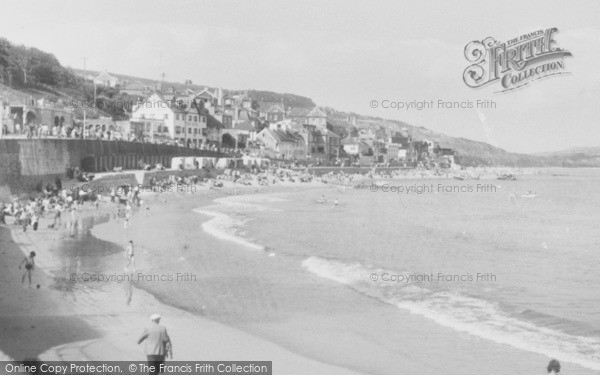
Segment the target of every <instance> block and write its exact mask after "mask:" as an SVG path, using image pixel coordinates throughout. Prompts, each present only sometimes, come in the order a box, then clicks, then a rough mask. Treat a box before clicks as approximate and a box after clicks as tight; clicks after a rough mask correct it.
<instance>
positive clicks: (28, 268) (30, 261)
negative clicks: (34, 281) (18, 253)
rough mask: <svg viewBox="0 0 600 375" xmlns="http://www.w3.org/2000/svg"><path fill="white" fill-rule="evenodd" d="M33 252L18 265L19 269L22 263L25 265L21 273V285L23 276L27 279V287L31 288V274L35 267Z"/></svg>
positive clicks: (23, 280) (23, 279)
mask: <svg viewBox="0 0 600 375" xmlns="http://www.w3.org/2000/svg"><path fill="white" fill-rule="evenodd" d="M34 258H35V251H32V252H30V253H29V256H27V257H25V259H23V261H22V262H21V263H20V264H19V269H21V266H22V265H23V263H25V272H23V276H22V277H21V285H23V283H24V282H25V276H27V277H28V278H29V287H30V288H31V272H33V268H34V267H35V260H34Z"/></svg>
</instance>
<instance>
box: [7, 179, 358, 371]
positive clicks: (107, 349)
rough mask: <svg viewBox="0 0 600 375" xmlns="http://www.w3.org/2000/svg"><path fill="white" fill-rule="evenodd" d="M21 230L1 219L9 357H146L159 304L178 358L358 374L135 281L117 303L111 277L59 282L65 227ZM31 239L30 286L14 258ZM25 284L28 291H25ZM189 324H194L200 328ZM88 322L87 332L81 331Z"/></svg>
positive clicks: (116, 289) (118, 289)
mask: <svg viewBox="0 0 600 375" xmlns="http://www.w3.org/2000/svg"><path fill="white" fill-rule="evenodd" d="M247 190H254V189H251V188H250V189H247ZM208 192H210V191H208ZM214 195H216V196H224V195H227V192H225V191H216V194H202V198H201V199H202V200H205V201H206V202H207V203H209V202H210V201H211V200H212V199H213V198H214ZM172 198H174V199H172V200H176V199H178V198H176V197H172ZM138 215H141V213H138ZM111 221H112V223H113V224H115V221H113V220H109V221H108V222H106V223H104V224H99V225H97V226H96V227H101V226H103V225H104V226H105V225H110V223H111ZM40 228H44V225H40ZM19 232H20V228H19V227H16V226H14V227H12V226H1V227H0V233H1V237H0V239H1V240H2V242H7V243H9V244H10V245H9V246H8V247H6V248H5V247H4V246H3V250H4V251H3V252H4V253H5V254H4V262H3V264H4V267H5V268H6V269H7V271H6V272H3V273H2V276H0V278H2V281H3V283H4V289H3V296H2V301H3V303H2V306H1V307H0V329H2V331H4V332H10V331H12V334H11V335H8V336H10V337H7V335H6V334H5V335H2V336H1V337H0V351H2V352H5V354H6V356H7V357H8V358H13V359H14V360H17V361H21V360H25V359H32V358H37V359H39V360H43V361H52V360H63V361H73V360H100V361H102V360H134V359H135V360H140V361H143V360H145V355H144V354H143V347H142V346H138V345H136V342H135V341H136V339H137V337H138V335H139V334H140V333H141V332H142V330H143V327H144V326H145V325H146V324H147V322H148V317H149V315H150V314H151V313H153V312H155V311H160V313H161V314H162V315H163V316H164V318H163V322H162V323H163V324H164V325H165V326H166V327H167V329H168V331H169V333H170V335H171V337H173V338H174V357H175V358H174V360H198V359H202V360H272V361H273V362H274V365H273V368H274V369H275V370H277V369H279V370H280V371H281V369H282V368H285V373H289V374H298V375H301V374H305V373H306V372H307V371H308V372H310V373H328V374H339V375H354V374H357V373H355V372H353V371H350V370H347V369H344V368H341V367H337V366H331V365H328V364H324V363H321V362H318V361H315V360H312V359H310V358H306V357H302V356H300V355H298V354H295V353H292V352H289V351H288V350H286V349H284V348H281V347H279V346H278V345H276V344H273V343H271V342H268V341H265V340H263V339H261V338H257V337H254V336H252V335H249V334H247V333H245V332H242V331H239V330H237V329H235V328H231V327H228V326H225V325H222V324H220V323H218V322H214V321H211V320H208V319H205V318H202V317H200V316H196V315H193V314H191V313H189V312H186V311H183V310H180V309H178V308H176V307H172V306H169V305H166V304H164V303H162V302H160V301H159V300H157V299H156V298H155V297H154V296H152V295H151V294H149V293H147V292H145V291H144V290H143V289H139V288H137V287H135V286H133V293H134V295H135V296H134V298H133V300H132V302H131V305H129V306H126V305H125V303H122V304H121V303H115V295H118V297H121V296H123V294H124V292H123V290H122V286H121V285H119V284H110V283H107V284H106V285H101V286H99V287H98V286H91V287H89V288H88V287H87V286H86V285H83V286H79V285H77V286H76V287H81V288H75V289H76V290H73V291H65V290H58V289H55V286H53V283H55V280H53V278H52V276H51V275H50V273H51V271H52V270H53V269H56V268H58V267H60V266H59V265H58V264H57V259H56V254H53V251H52V249H51V246H52V243H53V242H54V241H55V240H56V239H57V237H59V236H60V233H61V232H62V230H61V231H49V230H43V229H40V230H39V231H38V233H35V235H34V236H36V237H38V238H33V236H28V235H29V234H31V232H29V233H25V234H23V233H19ZM40 234H41V235H40ZM99 240H100V241H101V239H99ZM112 240H113V241H114V239H112ZM32 246H35V247H36V249H37V250H36V253H38V256H37V257H36V268H35V271H34V273H33V277H32V279H33V283H34V285H35V284H38V283H39V284H41V285H42V287H41V288H40V289H37V288H35V287H34V288H32V289H31V290H29V289H28V288H27V287H22V286H21V285H20V280H19V278H20V272H19V270H17V271H14V269H15V267H11V266H13V265H14V264H15V262H17V260H20V259H21V257H22V256H23V257H24V254H25V253H26V252H28V251H29V250H28V249H29V248H30V247H32ZM115 246H118V245H115ZM5 249H6V250H5ZM109 257H112V256H111V255H109ZM115 257H117V258H119V259H122V258H121V254H115ZM11 270H12V271H11ZM49 270H50V271H49ZM26 283H27V281H26ZM88 289H89V290H88ZM21 292H26V293H28V294H26V295H25V297H24V296H23V295H22V293H21ZM65 297H66V298H65ZM119 299H120V298H119ZM73 311H76V313H73ZM30 322H31V323H32V324H31V326H30V327H27V328H26V327H25V325H26V324H30ZM76 323H77V324H76ZM92 327H94V328H92ZM189 327H194V328H195V329H194V331H191V330H190V329H189ZM84 328H85V329H86V330H87V331H89V332H86V333H85V334H78V332H82V331H83V329H84ZM196 329H197V331H196ZM34 344H35V345H34ZM198 348H201V350H199V349H198Z"/></svg>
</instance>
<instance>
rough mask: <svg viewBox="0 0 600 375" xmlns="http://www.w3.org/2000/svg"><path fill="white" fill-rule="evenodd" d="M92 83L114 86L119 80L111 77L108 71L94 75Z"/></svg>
mask: <svg viewBox="0 0 600 375" xmlns="http://www.w3.org/2000/svg"><path fill="white" fill-rule="evenodd" d="M93 81H94V83H95V84H96V85H99V86H108V87H115V86H117V83H118V82H119V79H118V78H117V77H113V76H111V75H110V74H108V72H104V73H100V74H98V75H97V76H96V77H94V80H93Z"/></svg>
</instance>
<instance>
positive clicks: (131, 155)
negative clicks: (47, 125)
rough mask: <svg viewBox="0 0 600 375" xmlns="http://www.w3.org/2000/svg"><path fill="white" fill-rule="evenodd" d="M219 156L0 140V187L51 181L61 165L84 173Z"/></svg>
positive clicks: (122, 144)
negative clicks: (183, 157)
mask: <svg viewBox="0 0 600 375" xmlns="http://www.w3.org/2000/svg"><path fill="white" fill-rule="evenodd" d="M181 156H206V157H223V156H224V155H223V154H220V153H217V152H214V151H207V150H196V149H188V148H183V147H176V146H168V145H159V144H150V143H138V142H127V141H100V140H79V139H0V186H1V185H8V186H9V187H10V188H11V191H13V192H17V193H18V192H21V191H30V190H34V189H36V188H39V187H41V186H43V185H45V184H46V183H48V182H52V183H53V182H54V179H55V178H56V177H57V176H60V177H61V178H62V177H63V176H64V174H65V167H66V166H67V164H69V165H70V166H72V167H79V168H81V169H82V170H86V171H88V172H104V171H110V170H112V169H113V167H123V169H134V168H136V167H137V164H138V162H139V160H143V161H144V162H145V163H149V164H156V163H162V164H163V165H164V166H165V167H166V168H169V167H170V164H171V160H172V158H174V157H181Z"/></svg>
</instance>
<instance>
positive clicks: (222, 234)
mask: <svg viewBox="0 0 600 375" xmlns="http://www.w3.org/2000/svg"><path fill="white" fill-rule="evenodd" d="M194 212H197V213H199V214H203V215H207V216H212V219H210V220H208V221H206V222H204V223H202V229H203V230H204V231H205V232H206V233H208V234H210V235H212V236H214V237H216V238H218V239H221V240H224V241H230V242H233V243H235V244H238V245H241V246H244V247H247V248H249V249H252V250H258V251H264V250H265V247H264V246H262V245H258V244H255V243H253V242H250V241H248V240H246V239H244V238H242V237H239V236H236V235H235V233H236V228H237V227H239V226H240V225H243V223H242V222H240V221H239V220H236V219H234V218H233V217H232V216H230V215H227V214H224V213H222V212H217V211H209V210H206V209H199V208H197V209H195V210H194Z"/></svg>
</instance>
